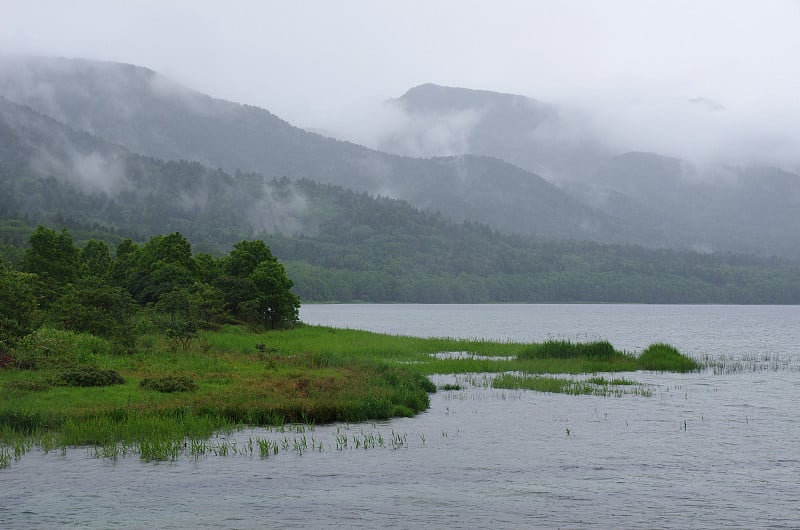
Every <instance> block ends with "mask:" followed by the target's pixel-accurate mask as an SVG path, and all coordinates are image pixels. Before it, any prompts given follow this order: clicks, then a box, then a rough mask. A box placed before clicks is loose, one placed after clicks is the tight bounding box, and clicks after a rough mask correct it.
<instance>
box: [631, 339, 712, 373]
mask: <svg viewBox="0 0 800 530" xmlns="http://www.w3.org/2000/svg"><path fill="white" fill-rule="evenodd" d="M637 360H638V362H639V366H640V368H641V369H642V370H657V371H662V372H692V371H694V370H699V369H700V365H699V364H698V363H697V362H696V361H695V360H694V359H691V358H690V357H687V356H685V355H683V354H681V353H680V352H679V351H678V350H677V349H675V348H674V347H673V346H670V345H669V344H663V343H656V344H651V345H650V346H648V347H647V349H646V350H644V351H643V352H642V353H641V355H639V357H638V359H637Z"/></svg>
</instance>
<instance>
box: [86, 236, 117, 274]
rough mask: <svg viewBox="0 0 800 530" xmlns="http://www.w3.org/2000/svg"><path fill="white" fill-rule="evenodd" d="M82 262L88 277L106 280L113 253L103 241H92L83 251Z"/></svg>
mask: <svg viewBox="0 0 800 530" xmlns="http://www.w3.org/2000/svg"><path fill="white" fill-rule="evenodd" d="M81 262H82V264H83V268H84V273H85V274H86V275H88V276H95V277H98V278H104V277H105V276H106V275H107V274H108V272H109V268H110V267H111V253H110V252H109V250H108V245H106V244H105V243H104V242H103V241H95V240H90V241H89V242H87V243H86V245H85V246H84V247H83V248H82V249H81Z"/></svg>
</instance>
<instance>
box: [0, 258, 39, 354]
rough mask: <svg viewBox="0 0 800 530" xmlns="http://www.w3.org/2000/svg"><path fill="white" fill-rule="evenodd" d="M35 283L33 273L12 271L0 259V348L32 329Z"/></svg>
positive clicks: (35, 302) (35, 301)
mask: <svg viewBox="0 0 800 530" xmlns="http://www.w3.org/2000/svg"><path fill="white" fill-rule="evenodd" d="M36 284H37V278H36V276H35V275H33V274H25V273H20V272H14V271H12V270H9V269H7V268H6V266H5V265H4V264H3V262H2V261H0V349H1V348H3V345H4V344H6V345H7V344H9V343H11V342H12V341H14V340H16V339H17V338H19V337H21V336H23V335H25V334H27V333H30V331H31V330H32V327H33V318H34V312H35V311H36V308H37V305H38V304H37V300H36V295H35V292H36Z"/></svg>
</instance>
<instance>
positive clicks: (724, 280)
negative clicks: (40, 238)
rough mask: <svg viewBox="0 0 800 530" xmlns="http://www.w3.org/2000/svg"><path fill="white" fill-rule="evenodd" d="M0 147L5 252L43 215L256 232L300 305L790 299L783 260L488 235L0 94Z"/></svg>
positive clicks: (109, 229)
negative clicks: (167, 156) (136, 137)
mask: <svg viewBox="0 0 800 530" xmlns="http://www.w3.org/2000/svg"><path fill="white" fill-rule="evenodd" d="M0 145H1V146H3V148H2V150H0V189H2V190H3V192H4V193H3V194H2V204H0V254H1V255H3V256H4V257H5V258H6V259H11V260H19V259H20V255H21V253H20V251H19V249H18V248H15V245H19V244H20V242H21V241H24V239H25V236H24V233H25V231H26V230H27V231H28V233H30V231H32V229H33V228H32V226H33V225H34V224H37V223H45V224H50V225H55V226H64V225H66V226H68V227H70V228H72V229H80V231H81V233H82V234H83V236H82V237H84V238H86V237H92V236H93V234H96V235H94V237H104V238H106V239H108V240H110V241H118V240H119V238H120V237H121V236H128V237H134V238H136V239H138V240H140V241H141V240H144V239H146V238H147V237H149V236H151V235H153V234H158V233H168V232H173V231H180V232H182V233H184V234H185V235H187V236H188V237H189V239H190V240H191V241H192V242H193V246H194V248H195V249H196V250H201V251H212V252H224V251H227V250H228V249H229V248H230V246H231V244H233V243H234V242H236V241H239V240H242V239H252V238H256V237H258V238H264V239H266V240H267V241H268V243H269V244H270V246H271V247H272V248H273V251H274V252H275V255H276V256H278V257H279V258H281V259H282V260H288V261H289V262H290V263H288V264H287V270H288V271H289V272H290V274H291V275H292V277H293V279H294V280H295V282H296V284H297V292H298V294H301V295H302V296H303V297H305V298H306V299H312V300H324V301H327V300H345V301H349V300H370V301H396V302H400V301H403V302H489V301H504V302H507V301H518V302H542V301H606V302H611V301H617V302H662V303H667V302H731V303H734V302H736V303H759V302H760V303H779V302H780V303H795V302H797V301H800V275H798V274H797V265H796V264H794V263H789V262H774V261H773V262H771V261H767V260H759V259H756V258H747V257H740V256H720V255H710V256H705V255H700V254H693V253H686V252H683V253H680V252H672V251H664V250H661V251H657V250H645V249H643V248H641V247H623V246H603V245H598V244H596V243H578V242H570V241H554V240H543V239H533V238H526V237H521V236H508V235H501V234H499V233H497V232H496V231H492V230H491V229H489V228H488V227H486V226H484V225H476V224H457V223H453V222H452V221H449V220H447V219H445V218H443V217H442V216H439V215H435V214H431V213H425V212H421V211H419V210H417V209H415V208H413V207H412V206H411V205H409V204H408V203H407V202H403V201H398V200H395V199H389V198H375V197H372V196H369V195H367V194H366V193H356V192H354V191H352V190H345V189H343V188H341V187H334V186H331V185H322V184H318V183H314V182H311V181H309V180H303V181H297V182H293V181H290V180H289V179H279V180H269V179H267V178H266V177H264V176H262V175H258V174H253V173H236V174H234V175H230V174H228V173H225V172H224V171H221V170H214V169H210V168H208V167H206V166H203V165H201V164H199V163H197V162H187V161H177V162H176V161H168V162H165V161H163V160H160V159H156V158H152V157H144V156H140V155H137V154H133V153H130V152H128V151H126V150H125V149H123V148H121V147H118V146H115V145H113V144H108V143H106V142H104V141H103V140H101V139H99V138H96V137H94V136H91V135H89V134H87V133H82V132H78V131H74V130H72V129H70V128H68V127H66V126H64V125H63V124H60V123H59V122H57V121H55V120H52V119H50V118H47V117H44V116H42V115H40V114H38V113H36V112H34V111H32V110H31V109H29V108H25V107H22V106H19V105H16V104H13V103H10V102H8V101H7V100H3V99H0ZM40 159H42V160H46V161H47V162H48V165H42V164H41V163H40V162H39V160H40ZM85 160H90V161H91V162H92V163H91V164H87V163H84V161H85ZM477 160H478V161H480V160H481V159H477ZM76 161H78V162H81V163H76ZM438 162H439V163H444V164H449V163H452V161H448V160H445V159H443V160H440V161H438ZM109 172H113V173H114V177H113V179H111V180H108V179H102V180H99V181H98V180H95V178H96V176H97V175H98V174H107V173H109ZM108 182H114V184H115V185H114V187H113V188H108V187H106V188H103V186H107V184H108ZM20 218H22V219H25V220H26V221H25V222H20V220H19V219H20ZM109 236H110V238H109Z"/></svg>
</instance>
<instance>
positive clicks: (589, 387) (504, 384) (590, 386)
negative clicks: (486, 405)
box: [492, 374, 653, 397]
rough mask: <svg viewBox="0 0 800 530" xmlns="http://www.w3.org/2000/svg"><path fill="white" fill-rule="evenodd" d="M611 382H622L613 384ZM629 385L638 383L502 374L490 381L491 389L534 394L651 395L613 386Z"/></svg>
mask: <svg viewBox="0 0 800 530" xmlns="http://www.w3.org/2000/svg"><path fill="white" fill-rule="evenodd" d="M613 381H622V382H621V383H614V382H613ZM630 385H638V383H636V382H634V381H629V380H627V379H617V380H612V381H611V382H609V381H607V380H606V379H605V378H603V377H591V378H589V379H587V380H585V381H582V380H576V379H569V378H563V377H551V376H542V375H530V374H523V375H514V374H502V375H499V376H498V377H496V378H495V379H494V381H492V388H505V389H513V390H533V391H536V392H549V393H553V394H569V395H573V396H578V395H593V396H604V397H609V396H613V397H620V396H622V395H625V394H631V395H637V396H645V397H650V396H652V395H653V393H652V391H651V390H649V389H647V388H644V387H641V386H634V387H631V388H615V386H623V387H628V386H630Z"/></svg>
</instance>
